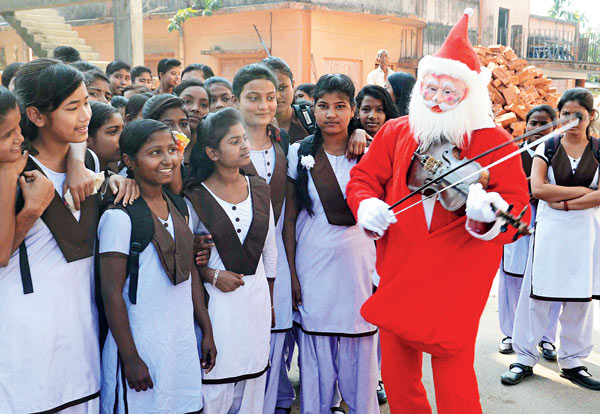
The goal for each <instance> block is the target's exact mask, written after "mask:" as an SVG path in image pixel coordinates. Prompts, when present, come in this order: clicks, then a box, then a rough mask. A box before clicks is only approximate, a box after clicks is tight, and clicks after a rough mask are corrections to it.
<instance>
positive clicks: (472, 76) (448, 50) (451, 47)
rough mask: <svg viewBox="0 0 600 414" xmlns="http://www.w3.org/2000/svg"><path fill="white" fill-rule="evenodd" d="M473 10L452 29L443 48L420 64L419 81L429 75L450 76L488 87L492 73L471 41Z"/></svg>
mask: <svg viewBox="0 0 600 414" xmlns="http://www.w3.org/2000/svg"><path fill="white" fill-rule="evenodd" d="M472 15H473V9H471V8H468V9H466V10H465V12H464V14H463V16H462V17H461V18H460V20H459V21H458V23H456V25H455V26H454V27H453V28H452V30H451V31H450V33H449V34H448V37H447V38H446V41H445V42H444V44H443V45H442V47H441V48H440V49H439V50H438V51H437V52H436V53H435V54H433V55H429V56H425V57H423V59H421V61H420V62H419V69H418V71H419V73H418V75H419V79H422V78H423V76H424V75H425V74H427V73H434V74H436V75H448V76H452V77H453V78H457V79H461V80H463V81H465V82H467V83H468V84H470V83H472V82H483V83H484V84H485V85H487V84H488V83H489V81H490V79H491V73H490V72H489V70H488V69H487V68H485V67H484V68H482V67H481V64H480V63H479V57H478V56H477V54H476V53H475V50H474V49H473V45H472V44H471V41H470V40H469V16H472Z"/></svg>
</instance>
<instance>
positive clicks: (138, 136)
mask: <svg viewBox="0 0 600 414" xmlns="http://www.w3.org/2000/svg"><path fill="white" fill-rule="evenodd" d="M165 129H166V130H169V126H168V125H167V124H164V123H162V122H160V121H157V120H155V119H139V120H137V121H132V122H129V123H128V124H127V125H125V127H124V128H123V131H122V132H121V136H120V137H119V148H120V150H121V159H123V155H124V154H127V155H128V156H129V157H130V158H133V159H135V157H136V155H137V153H138V151H139V150H140V148H142V147H143V146H144V144H145V143H146V142H148V139H150V136H151V135H152V134H154V133H155V132H158V131H163V130H165ZM127 175H128V176H129V177H130V178H133V174H132V172H131V171H128V172H127Z"/></svg>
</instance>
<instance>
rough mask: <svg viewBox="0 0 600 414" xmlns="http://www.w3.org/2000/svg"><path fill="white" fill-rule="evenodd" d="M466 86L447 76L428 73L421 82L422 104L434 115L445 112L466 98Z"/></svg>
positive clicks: (458, 80)
mask: <svg viewBox="0 0 600 414" xmlns="http://www.w3.org/2000/svg"><path fill="white" fill-rule="evenodd" d="M468 91H469V89H468V87H467V84H466V83H465V82H464V81H462V80H460V79H457V78H453V77H451V76H447V75H434V74H431V73H428V74H427V75H425V76H424V77H423V80H422V81H421V95H422V97H423V103H424V104H425V106H427V107H428V108H429V109H430V110H431V111H433V112H435V113H442V112H447V111H450V110H452V109H454V108H455V107H456V105H458V104H459V103H460V102H462V100H463V99H464V98H465V97H466V96H467V93H468Z"/></svg>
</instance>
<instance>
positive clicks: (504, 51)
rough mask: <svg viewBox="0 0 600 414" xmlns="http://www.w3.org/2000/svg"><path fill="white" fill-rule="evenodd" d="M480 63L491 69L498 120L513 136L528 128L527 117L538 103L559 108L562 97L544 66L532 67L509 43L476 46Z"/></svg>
mask: <svg viewBox="0 0 600 414" xmlns="http://www.w3.org/2000/svg"><path fill="white" fill-rule="evenodd" d="M475 52H477V55H478V56H479V60H480V61H481V64H482V65H483V66H485V67H487V68H488V69H489V70H490V71H491V72H492V81H491V82H490V84H489V85H488V90H489V91H490V98H491V100H492V105H493V106H492V108H493V111H494V116H495V121H496V123H497V124H498V125H500V126H502V127H503V128H504V129H506V130H507V131H508V132H509V133H510V134H511V135H512V136H514V137H516V136H519V135H522V134H523V133H524V131H525V117H526V115H527V112H529V110H530V109H531V108H532V107H534V106H535V105H540V104H548V105H550V106H552V107H553V108H555V107H556V104H557V102H558V99H559V96H558V94H557V93H556V88H554V87H552V86H550V85H552V80H551V79H548V78H547V77H546V76H545V75H544V73H543V72H542V71H541V69H536V67H535V66H529V65H528V63H527V61H526V60H525V59H519V58H518V57H517V54H516V53H515V51H514V50H513V49H511V48H510V47H506V46H501V45H494V46H490V47H484V46H475Z"/></svg>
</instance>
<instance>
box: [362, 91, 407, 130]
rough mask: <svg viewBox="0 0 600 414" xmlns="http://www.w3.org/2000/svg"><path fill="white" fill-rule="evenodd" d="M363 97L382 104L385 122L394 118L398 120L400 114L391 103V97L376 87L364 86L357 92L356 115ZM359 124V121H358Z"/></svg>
mask: <svg viewBox="0 0 600 414" xmlns="http://www.w3.org/2000/svg"><path fill="white" fill-rule="evenodd" d="M365 96H370V97H372V98H375V99H378V100H380V101H381V103H382V104H383V112H385V120H386V121H387V120H390V119H394V118H398V117H399V116H400V113H399V112H398V108H397V107H396V105H395V104H394V102H393V101H392V97H391V96H390V94H389V93H388V91H386V90H385V88H382V87H381V86H378V85H366V86H365V87H364V88H362V89H361V90H360V92H358V95H356V114H357V115H358V111H359V110H360V105H361V104H362V101H363V99H364V98H365ZM359 122H360V121H359Z"/></svg>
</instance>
